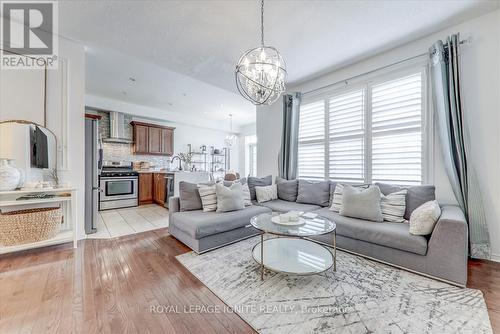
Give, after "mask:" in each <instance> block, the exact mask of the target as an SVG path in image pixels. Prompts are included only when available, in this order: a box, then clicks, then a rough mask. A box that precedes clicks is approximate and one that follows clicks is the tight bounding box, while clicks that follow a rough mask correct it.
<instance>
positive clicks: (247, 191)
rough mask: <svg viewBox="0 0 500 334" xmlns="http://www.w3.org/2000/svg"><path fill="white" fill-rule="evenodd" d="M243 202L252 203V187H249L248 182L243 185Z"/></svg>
mask: <svg viewBox="0 0 500 334" xmlns="http://www.w3.org/2000/svg"><path fill="white" fill-rule="evenodd" d="M243 202H244V203H245V206H250V205H252V200H251V199H250V188H248V184H244V185H243Z"/></svg>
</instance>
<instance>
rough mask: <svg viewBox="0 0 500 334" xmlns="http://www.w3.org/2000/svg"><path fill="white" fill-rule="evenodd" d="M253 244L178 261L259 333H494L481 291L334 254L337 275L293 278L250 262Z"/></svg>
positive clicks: (189, 255)
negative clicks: (261, 268)
mask: <svg viewBox="0 0 500 334" xmlns="http://www.w3.org/2000/svg"><path fill="white" fill-rule="evenodd" d="M257 242H258V237H257V238H255V237H254V238H251V239H247V240H244V241H241V242H238V243H236V244H233V245H229V246H226V247H223V248H220V249H217V250H214V251H211V252H208V253H205V254H202V255H196V253H194V252H191V253H186V254H183V255H179V256H177V259H178V260H179V261H180V262H181V263H182V264H183V265H184V266H185V267H186V268H187V269H188V270H189V271H190V272H191V273H193V274H194V275H195V276H196V277H197V278H198V279H199V280H200V281H201V282H203V284H205V285H206V286H207V287H208V288H209V289H210V290H211V291H213V293H215V294H216V295H217V296H218V297H219V298H220V299H221V300H222V301H224V302H225V303H226V304H227V305H228V306H229V307H231V308H232V309H233V310H234V311H235V312H236V313H238V314H239V315H240V316H241V317H242V318H243V319H244V320H245V321H246V322H247V323H248V324H249V325H251V326H252V327H253V328H254V329H255V330H257V331H258V332H260V333H419V334H420V333H439V334H442V333H474V334H476V333H492V329H491V324H490V320H489V317H488V312H487V309H486V304H485V302H484V299H483V295H482V293H481V291H479V290H473V289H464V288H458V287H455V286H452V285H449V284H446V283H441V282H439V281H436V280H433V279H430V278H426V277H423V276H420V275H416V274H413V273H410V272H407V271H404V270H400V269H397V268H393V267H391V266H387V265H384V264H381V263H378V262H375V261H370V260H367V259H364V258H362V257H358V256H355V255H352V254H349V253H346V252H338V253H337V254H338V260H337V272H334V271H333V270H330V271H328V272H327V273H325V274H321V275H313V276H291V275H285V274H277V273H273V272H270V271H266V275H265V278H264V281H261V279H260V271H259V266H258V265H257V264H256V262H255V261H254V260H253V259H252V255H251V249H252V246H253V245H255V244H256V243H257Z"/></svg>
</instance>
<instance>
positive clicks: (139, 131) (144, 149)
mask: <svg viewBox="0 0 500 334" xmlns="http://www.w3.org/2000/svg"><path fill="white" fill-rule="evenodd" d="M133 129H134V131H133V135H134V153H137V154H147V153H148V152H149V128H148V127H147V126H145V125H139V124H138V125H134V128H133Z"/></svg>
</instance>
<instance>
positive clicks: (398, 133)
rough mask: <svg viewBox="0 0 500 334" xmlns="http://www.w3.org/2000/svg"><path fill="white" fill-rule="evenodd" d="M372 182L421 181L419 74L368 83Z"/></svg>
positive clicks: (411, 182)
mask: <svg viewBox="0 0 500 334" xmlns="http://www.w3.org/2000/svg"><path fill="white" fill-rule="evenodd" d="M371 95H372V100H371V109H372V114H371V115H372V128H371V129H372V151H371V159H372V163H371V169H372V181H373V182H377V181H379V182H388V183H394V184H405V185H411V184H421V183H422V74H421V73H417V74H413V75H410V76H405V77H402V78H398V79H396V80H391V81H388V82H384V83H381V84H378V85H374V86H372V94H371Z"/></svg>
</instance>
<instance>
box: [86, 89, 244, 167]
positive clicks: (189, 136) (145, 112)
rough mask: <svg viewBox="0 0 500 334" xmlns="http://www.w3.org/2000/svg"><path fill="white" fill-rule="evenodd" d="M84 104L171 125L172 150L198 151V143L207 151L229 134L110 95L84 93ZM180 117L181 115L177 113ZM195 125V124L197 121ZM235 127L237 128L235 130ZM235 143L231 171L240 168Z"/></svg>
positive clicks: (218, 145)
mask: <svg viewBox="0 0 500 334" xmlns="http://www.w3.org/2000/svg"><path fill="white" fill-rule="evenodd" d="M86 105H87V106H88V107H92V108H95V109H100V110H107V111H119V112H123V113H127V114H130V115H133V119H134V120H142V121H147V122H149V123H157V124H161V125H168V126H173V127H175V132H174V153H175V154H177V153H180V152H187V151H188V146H187V145H188V144H191V146H192V150H193V151H198V150H199V146H200V145H206V146H207V150H209V149H210V146H214V147H215V148H219V149H221V148H223V147H225V145H226V144H225V142H224V140H225V137H226V135H228V134H229V131H222V130H219V129H213V128H209V127H200V126H197V125H191V124H190V123H186V122H189V118H187V119H186V120H184V122H183V121H182V117H180V118H178V117H176V118H175V121H173V120H172V118H171V117H170V116H169V114H165V113H164V112H163V111H162V110H161V109H156V108H151V107H146V106H142V105H137V104H132V103H128V102H123V101H118V100H114V99H110V98H105V97H101V96H95V95H87V96H86ZM181 116H182V115H181ZM197 124H198V123H197ZM227 128H229V122H228V123H227ZM235 130H239V129H235ZM239 148H240V147H239V144H238V143H236V144H235V145H234V147H232V148H231V154H230V156H231V160H230V167H231V169H232V170H235V171H240V170H241V169H242V168H244V167H243V166H244V165H242V167H241V168H240V158H239V155H240V152H239V151H240V149H239Z"/></svg>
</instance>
